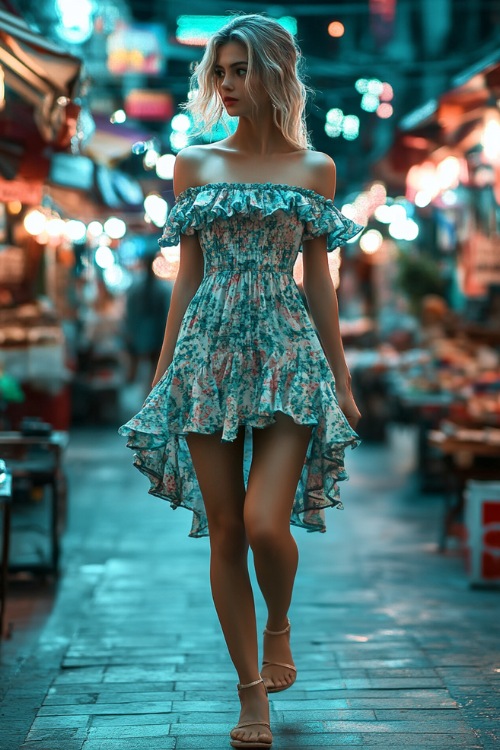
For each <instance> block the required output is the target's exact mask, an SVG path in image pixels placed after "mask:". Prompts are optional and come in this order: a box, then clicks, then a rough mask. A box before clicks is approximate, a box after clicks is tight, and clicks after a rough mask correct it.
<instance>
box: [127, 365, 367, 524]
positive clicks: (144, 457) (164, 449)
mask: <svg viewBox="0 0 500 750" xmlns="http://www.w3.org/2000/svg"><path fill="white" fill-rule="evenodd" d="M299 372H300V370H299ZM295 373H297V370H296V369H295ZM282 375H284V373H282ZM204 376H205V380H204V382H203V383H202V387H201V389H200V388H198V389H197V390H196V392H195V389H194V388H193V392H192V393H191V394H188V395H189V400H188V403H189V404H190V406H189V408H188V409H187V410H186V409H179V401H178V399H177V400H176V398H175V391H176V389H175V383H176V373H175V368H174V366H173V365H170V367H169V368H168V369H167V371H166V373H165V374H164V375H163V377H162V378H161V380H160V381H159V382H158V383H157V384H156V386H155V387H154V388H153V390H152V391H151V393H150V394H149V396H148V397H147V399H146V401H145V402H144V405H143V407H142V409H141V410H140V411H139V413H138V414H136V416H135V417H133V418H132V419H130V420H129V421H128V422H127V423H126V424H124V425H123V426H121V427H120V428H119V430H118V432H119V434H120V435H122V436H123V437H126V438H127V447H128V448H131V449H132V450H133V451H134V466H136V467H137V468H138V469H139V471H140V472H142V473H143V474H144V475H145V476H147V477H148V479H149V481H150V488H149V494H151V495H155V496H157V497H160V498H162V499H163V500H167V501H168V502H169V503H170V505H171V507H172V508H174V509H175V508H178V507H184V508H187V509H188V510H190V511H192V513H193V518H192V525H191V531H190V533H189V536H190V537H204V536H208V534H209V531H208V522H207V516H206V512H205V506H204V503H203V497H202V494H201V490H200V487H199V484H198V480H197V477H196V473H195V469H194V466H193V463H192V460H191V455H190V452H189V448H188V445H187V441H186V434H188V433H191V432H196V433H201V434H214V433H215V432H222V434H221V442H232V441H234V440H235V439H236V437H237V435H238V431H239V428H240V427H241V426H242V425H244V426H245V446H244V459H243V474H244V481H245V487H246V486H247V482H248V474H249V471H250V466H251V456H252V435H251V430H252V429H263V428H265V427H268V426H269V425H272V424H274V423H275V422H276V417H275V414H276V412H282V413H284V414H286V415H287V416H289V417H291V418H292V419H293V420H294V422H296V423H297V424H301V425H311V426H312V428H313V429H312V431H311V437H310V440H309V444H308V448H307V452H306V457H305V460H304V465H303V468H302V472H301V475H300V479H299V482H298V485H297V489H296V492H295V498H294V502H293V507H292V511H291V514H290V524H292V525H293V526H299V527H301V528H304V529H306V530H307V531H320V532H324V531H326V525H325V517H324V510H325V508H329V507H333V508H337V509H339V510H342V509H343V505H342V502H341V500H340V492H339V486H338V483H339V482H341V481H345V480H347V479H348V475H347V473H346V470H345V467H344V453H345V449H346V448H347V446H351V448H355V447H356V446H357V445H358V444H359V442H360V439H359V436H358V435H357V434H356V432H354V430H353V429H352V428H351V426H350V425H349V423H348V422H347V420H346V418H345V416H344V414H343V413H342V411H341V410H340V407H339V405H338V402H337V398H336V395H335V389H334V384H333V380H328V379H324V380H320V381H319V382H317V383H316V384H315V387H314V388H311V387H308V388H307V389H305V390H303V391H302V393H303V396H304V397H303V398H302V399H300V400H298V399H297V397H296V394H297V390H296V388H295V389H287V388H284V389H280V388H275V387H273V385H272V383H276V382H281V383H286V382H287V378H286V377H285V378H284V379H279V380H278V381H276V378H275V376H274V377H273V378H272V383H270V385H271V387H270V388H265V389H264V391H263V392H262V393H261V396H260V397H259V399H258V403H247V405H246V408H245V405H244V404H243V403H242V402H241V401H238V399H228V398H226V399H224V400H222V403H223V408H220V403H221V401H220V400H219V399H214V395H215V394H214V392H213V386H214V384H213V383H212V384H207V381H206V376H207V374H206V373H204ZM294 377H295V376H294ZM195 381H196V382H198V383H199V382H200V381H199V379H198V380H196V379H195ZM288 382H289V381H288ZM177 383H178V381H177ZM173 385H174V387H172V386H173ZM211 386H212V388H211ZM200 393H201V394H203V396H204V399H203V400H201V401H200V398H199V396H200ZM294 394H295V395H294ZM184 395H185V396H186V394H184ZM209 397H211V398H209ZM184 403H187V401H186V400H185V401H184ZM207 404H209V406H207Z"/></svg>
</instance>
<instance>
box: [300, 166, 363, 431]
mask: <svg viewBox="0 0 500 750" xmlns="http://www.w3.org/2000/svg"><path fill="white" fill-rule="evenodd" d="M314 158H315V160H316V162H315V164H314V165H313V171H314V175H315V183H316V187H315V190H316V192H318V193H320V194H322V195H324V196H325V197H326V198H331V199H332V200H333V197H334V195H335V183H336V173H335V164H334V162H333V160H332V159H331V158H330V157H329V156H327V155H326V154H321V153H315V154H314ZM302 260H303V288H304V293H305V295H306V299H307V304H308V306H309V310H310V312H311V316H312V318H313V321H314V324H315V326H316V330H317V332H318V336H319V339H320V341H321V346H322V348H323V351H324V352H325V356H326V358H327V360H328V363H329V365H330V368H331V370H332V373H333V376H334V378H335V390H336V393H337V398H338V401H339V405H340V407H341V409H342V411H343V412H344V414H345V416H346V418H347V420H348V422H349V424H350V425H351V426H352V427H355V426H356V424H357V423H358V421H359V418H360V416H361V415H360V413H359V410H358V407H357V406H356V403H355V401H354V398H353V395H352V392H351V374H350V372H349V368H348V367H347V363H346V359H345V353H344V347H343V345H342V338H341V336H340V323H339V306H338V300H337V293H336V291H335V287H334V285H333V281H332V277H331V274H330V268H329V266H328V254H327V250H326V235H322V236H321V237H315V238H313V239H311V240H306V241H305V242H304V243H303V254H302Z"/></svg>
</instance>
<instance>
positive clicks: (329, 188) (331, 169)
mask: <svg viewBox="0 0 500 750" xmlns="http://www.w3.org/2000/svg"><path fill="white" fill-rule="evenodd" d="M304 166H305V168H306V170H307V172H308V175H309V180H310V182H311V185H312V189H313V190H314V191H315V192H317V193H319V194H320V195H324V196H325V198H331V199H333V197H334V196H335V187H336V177H337V170H336V167H335V162H334V161H333V159H332V157H331V156H328V154H325V153H323V152H322V151H312V150H311V151H308V152H307V154H306V155H305V158H304Z"/></svg>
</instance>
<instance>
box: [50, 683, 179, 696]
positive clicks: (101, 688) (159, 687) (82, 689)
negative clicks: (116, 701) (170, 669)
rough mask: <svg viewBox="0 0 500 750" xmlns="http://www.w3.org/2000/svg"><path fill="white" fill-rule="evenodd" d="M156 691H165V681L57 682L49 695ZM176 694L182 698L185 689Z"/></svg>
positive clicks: (177, 691)
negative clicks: (63, 683) (66, 683)
mask: <svg viewBox="0 0 500 750" xmlns="http://www.w3.org/2000/svg"><path fill="white" fill-rule="evenodd" d="M118 691H119V692H120V693H135V692H140V693H155V692H160V693H163V692H165V683H164V682H141V681H140V680H139V681H137V682H120V683H118V684H117V683H116V682H95V683H92V682H85V683H82V684H81V685H79V684H78V683H71V684H69V685H61V684H59V683H57V684H56V685H53V686H52V687H51V688H49V690H48V693H47V696H63V695H69V696H72V695H75V696H76V695H78V694H79V693H90V694H95V695H106V693H116V692H118ZM175 694H176V696H177V697H178V698H182V696H183V691H182V690H180V691H179V690H176V691H175Z"/></svg>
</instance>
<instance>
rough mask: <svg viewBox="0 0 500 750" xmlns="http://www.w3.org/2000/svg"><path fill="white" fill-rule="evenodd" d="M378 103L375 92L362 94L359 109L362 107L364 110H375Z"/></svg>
mask: <svg viewBox="0 0 500 750" xmlns="http://www.w3.org/2000/svg"><path fill="white" fill-rule="evenodd" d="M379 104H380V102H379V99H378V96H375V94H363V98H362V99H361V109H364V110H365V112H375V111H376V110H377V107H378V105H379Z"/></svg>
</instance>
